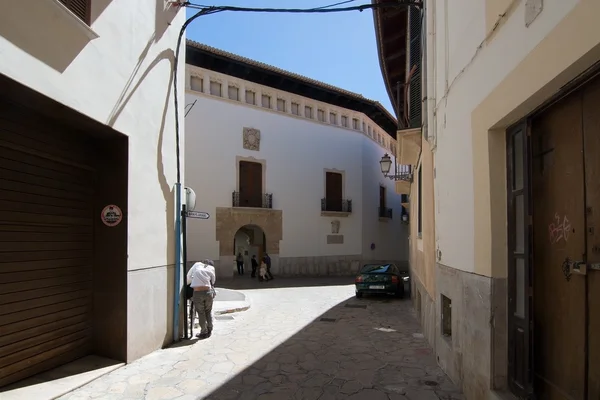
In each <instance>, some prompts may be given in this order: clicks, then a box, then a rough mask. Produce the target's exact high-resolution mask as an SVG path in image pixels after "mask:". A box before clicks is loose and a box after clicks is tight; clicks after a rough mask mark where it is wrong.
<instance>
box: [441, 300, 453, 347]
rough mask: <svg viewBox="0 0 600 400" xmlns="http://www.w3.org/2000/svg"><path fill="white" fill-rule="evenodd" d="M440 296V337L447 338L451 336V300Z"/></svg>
mask: <svg viewBox="0 0 600 400" xmlns="http://www.w3.org/2000/svg"><path fill="white" fill-rule="evenodd" d="M441 296H442V335H444V336H445V337H447V338H449V337H451V336H452V300H450V298H448V297H446V296H444V295H443V294H442V295H441Z"/></svg>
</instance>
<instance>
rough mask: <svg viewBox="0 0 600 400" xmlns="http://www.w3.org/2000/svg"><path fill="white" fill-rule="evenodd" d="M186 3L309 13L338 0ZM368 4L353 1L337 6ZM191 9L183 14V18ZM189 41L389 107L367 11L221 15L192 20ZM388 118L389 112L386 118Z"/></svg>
mask: <svg viewBox="0 0 600 400" xmlns="http://www.w3.org/2000/svg"><path fill="white" fill-rule="evenodd" d="M207 1H210V0H192V1H191V2H192V3H195V4H208V5H219V6H222V5H231V6H243V7H269V8H274V7H277V8H312V7H320V6H324V5H328V4H332V3H337V2H338V1H340V0H213V1H214V2H207ZM365 3H370V0H355V1H352V2H350V3H348V4H344V5H343V6H350V5H352V6H354V5H361V4H365ZM196 11H197V10H193V9H188V10H187V14H188V17H189V16H191V15H193V14H194V13H195V12H196ZM187 37H188V38H189V39H192V40H195V41H198V42H201V43H205V44H208V45H210V46H213V47H217V48H219V49H222V50H226V51H229V52H232V53H235V54H239V55H241V56H244V57H248V58H251V59H254V60H257V61H261V62H264V63H267V64H271V65H274V66H277V67H279V68H283V69H285V70H288V71H291V72H295V73H298V74H301V75H305V76H308V77H310V78H313V79H317V80H320V81H323V82H326V83H329V84H331V85H335V86H338V87H341V88H343V89H346V90H350V91H353V92H356V93H360V94H362V95H363V96H365V97H367V98H369V99H372V100H377V101H379V102H380V103H381V104H383V105H384V106H385V107H386V108H387V109H388V110H390V112H391V111H392V106H391V104H390V101H389V98H388V95H387V92H386V90H385V86H384V84H383V78H382V77H381V70H380V68H379V61H378V58H377V47H376V42H375V30H374V28H373V12H372V11H371V10H365V11H363V12H358V11H351V12H343V13H330V14H263V13H247V12H230V11H226V12H222V13H217V14H213V15H207V16H203V17H200V18H198V19H196V20H195V21H194V22H192V23H191V24H190V26H188V28H187ZM392 114H393V113H392Z"/></svg>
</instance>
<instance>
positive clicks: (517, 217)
mask: <svg viewBox="0 0 600 400" xmlns="http://www.w3.org/2000/svg"><path fill="white" fill-rule="evenodd" d="M529 133H530V130H529V126H528V125H527V123H521V124H519V125H518V126H515V127H514V128H512V129H510V130H509V131H508V132H507V166H508V174H507V176H508V179H507V181H508V187H507V193H508V200H507V203H508V341H509V354H508V370H509V371H508V375H509V376H508V378H509V379H508V381H509V385H510V388H511V390H512V392H513V393H515V394H517V395H518V396H520V397H521V398H527V397H528V396H530V395H531V394H532V393H533V365H532V362H533V350H534V349H533V336H532V335H533V330H532V321H533V307H532V306H531V305H532V296H533V290H532V280H533V270H532V227H531V223H530V221H531V212H532V209H531V185H530V182H531V179H530V165H531V163H530V159H531V158H530V153H531V150H530V149H531V146H530V136H529ZM419 171H420V170H419ZM419 182H420V181H419Z"/></svg>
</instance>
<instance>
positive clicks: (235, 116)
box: [186, 67, 407, 260]
mask: <svg viewBox="0 0 600 400" xmlns="http://www.w3.org/2000/svg"><path fill="white" fill-rule="evenodd" d="M191 68H195V67H191ZM225 79H227V78H225ZM234 79H235V78H231V77H230V78H229V80H230V81H233V80H234ZM238 83H239V82H238ZM245 84H247V85H248V86H250V85H254V84H250V83H249V82H247V83H244V85H245ZM205 85H206V84H205ZM254 86H256V85H254ZM259 89H260V88H259ZM264 90H267V89H264ZM269 90H270V92H272V91H273V89H269ZM224 92H225V94H226V91H224ZM277 95H278V96H279V95H281V96H286V95H287V94H285V93H278V94H277ZM194 101H196V104H195V106H194V107H193V108H192V110H191V111H190V112H189V114H188V116H187V117H186V130H187V136H186V171H187V173H186V186H190V187H192V188H193V189H194V190H195V191H196V193H197V195H198V199H197V203H196V204H197V205H196V210H199V211H206V212H209V213H210V214H211V215H214V214H215V209H216V207H231V194H232V192H233V191H234V190H236V156H242V157H254V158H256V159H260V160H266V187H265V191H266V192H268V193H273V207H274V208H275V209H281V210H283V240H282V241H281V242H280V253H279V256H280V257H307V256H336V255H357V256H360V255H361V254H362V253H363V250H364V249H365V247H366V246H367V244H366V241H368V245H370V243H371V242H375V243H376V250H374V251H371V250H370V249H369V252H368V255H369V256H372V257H374V258H376V259H399V258H402V259H405V258H406V254H407V253H406V252H405V250H404V249H401V248H398V246H397V242H398V237H399V235H401V234H403V230H402V227H401V223H400V212H401V211H400V196H398V195H397V194H395V192H394V187H393V182H392V181H389V180H387V182H385V181H384V180H383V179H382V175H381V172H380V166H379V160H380V159H381V157H382V156H383V154H384V153H385V152H386V151H385V150H384V149H383V148H382V147H381V146H380V145H379V144H378V143H376V142H375V141H374V140H373V139H371V138H369V137H368V136H367V135H366V134H363V133H362V132H359V131H355V130H352V129H348V128H343V127H340V126H332V125H330V124H326V123H320V122H317V121H314V120H307V119H305V118H303V117H298V116H295V115H291V114H290V113H289V112H288V113H282V112H279V111H276V110H268V109H264V108H261V107H257V106H251V105H246V104H243V103H241V102H237V101H233V100H229V99H224V98H218V97H215V96H210V95H207V94H202V93H198V92H195V91H191V90H188V91H187V94H186V104H191V103H193V102H194ZM302 101H303V102H306V103H307V104H308V103H310V101H311V100H310V99H302ZM287 104H288V105H289V104H290V103H289V100H288V103H287ZM347 112H348V113H349V114H350V113H351V111H350V110H347ZM338 115H339V114H338ZM338 118H339V117H338ZM361 118H362V119H363V120H364V121H366V122H367V123H368V124H370V125H371V126H373V127H376V125H375V124H374V123H373V122H372V121H370V120H369V119H368V117H366V116H364V115H362V114H361ZM244 127H251V128H256V129H259V130H260V134H261V143H260V151H258V152H257V151H251V150H246V149H244V148H243V146H242V131H243V128H244ZM376 129H377V131H378V132H380V133H383V131H382V130H381V129H380V128H378V127H377V128H376ZM385 136H386V140H388V142H389V140H390V139H391V138H389V136H388V135H387V134H385ZM326 169H336V170H341V171H343V172H344V175H345V178H344V198H349V199H352V201H353V204H352V207H353V212H352V214H351V215H350V216H349V217H342V218H337V219H338V220H339V221H340V222H341V227H340V234H343V235H344V244H330V245H328V244H327V243H326V235H327V234H328V233H330V232H331V221H332V220H333V219H336V218H332V217H324V216H321V208H320V207H321V198H323V197H325V170H326ZM379 182H383V183H385V184H386V185H387V187H388V196H389V197H388V204H389V205H390V206H393V207H394V208H395V209H394V215H395V218H394V219H393V220H392V221H389V222H379V218H378V215H377V207H378V202H379ZM188 222H189V223H188V249H189V250H188V258H189V260H195V259H199V258H204V257H211V258H213V259H219V244H218V242H217V241H216V239H215V224H216V220H215V219H214V218H211V219H208V220H194V219H189V220H188ZM404 237H405V238H406V236H404Z"/></svg>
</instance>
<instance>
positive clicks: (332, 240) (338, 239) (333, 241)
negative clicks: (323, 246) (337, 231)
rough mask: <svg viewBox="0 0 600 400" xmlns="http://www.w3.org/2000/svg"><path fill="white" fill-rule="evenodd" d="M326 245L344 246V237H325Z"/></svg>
mask: <svg viewBox="0 0 600 400" xmlns="http://www.w3.org/2000/svg"><path fill="white" fill-rule="evenodd" d="M327 244H344V235H327Z"/></svg>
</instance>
